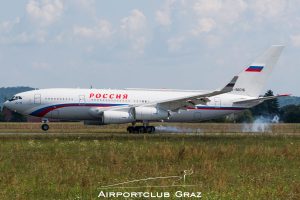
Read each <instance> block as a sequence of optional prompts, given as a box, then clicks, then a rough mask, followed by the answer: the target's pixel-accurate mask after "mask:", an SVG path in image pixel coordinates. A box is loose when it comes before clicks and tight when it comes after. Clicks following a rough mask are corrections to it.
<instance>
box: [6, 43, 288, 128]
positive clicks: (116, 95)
mask: <svg viewBox="0 0 300 200" xmlns="http://www.w3.org/2000/svg"><path fill="white" fill-rule="evenodd" d="M283 48H284V46H282V45H273V46H271V47H270V48H269V49H268V50H266V51H265V52H264V54H262V55H261V56H259V57H258V58H257V59H256V60H255V61H254V62H253V63H252V64H251V65H249V66H247V67H246V68H245V69H244V70H243V71H242V72H240V73H239V74H238V75H237V76H234V77H233V78H232V80H231V81H230V82H229V83H228V84H226V85H225V87H223V88H222V89H219V90H215V91H203V90H174V89H139V88H131V89H122V90H116V89H68V88H59V89H39V90H32V91H28V92H22V93H19V94H16V95H14V96H13V97H12V98H11V99H9V100H7V101H6V102H4V107H6V108H8V109H10V110H12V111H15V112H18V113H20V114H23V115H31V116H36V117H41V118H44V119H61V120H80V121H84V124H86V125H107V124H125V123H131V125H130V126H128V128H127V131H128V132H129V133H153V132H155V127H154V126H150V125H149V124H150V123H152V122H201V121H205V120H209V119H214V118H219V117H222V116H226V115H229V114H232V113H237V112H241V111H243V110H245V109H248V108H251V107H253V106H256V105H258V104H260V103H262V102H264V101H265V100H269V99H274V98H278V97H281V96H286V95H277V96H270V97H260V96H259V95H260V93H261V91H262V89H263V87H264V85H265V83H266V80H267V78H268V77H269V76H270V74H271V72H272V69H273V67H274V65H275V64H276V62H277V60H278V58H279V56H280V54H281V52H282V50H283ZM136 123H141V124H142V125H139V126H137V125H136ZM41 129H42V130H43V131H47V130H48V129H49V125H48V120H43V123H42V125H41Z"/></svg>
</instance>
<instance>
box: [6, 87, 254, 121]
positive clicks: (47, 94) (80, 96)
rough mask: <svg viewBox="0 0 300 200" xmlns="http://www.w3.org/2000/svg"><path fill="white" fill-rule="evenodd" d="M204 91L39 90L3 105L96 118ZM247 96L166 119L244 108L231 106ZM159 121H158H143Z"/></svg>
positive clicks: (221, 98) (215, 100)
mask: <svg viewBox="0 0 300 200" xmlns="http://www.w3.org/2000/svg"><path fill="white" fill-rule="evenodd" d="M199 93H205V92H204V91H202V92H201V91H183V90H166V89H161V90H159V89H158V90H155V89H153V90H151V89H148V90H143V89H124V90H115V89H41V90H33V91H29V92H23V93H20V94H17V95H16V96H20V97H21V98H20V99H16V100H13V101H7V102H5V106H6V107H8V108H9V109H11V110H14V111H17V112H19V113H21V114H24V115H31V116H36V117H43V118H52V119H63V120H95V121H97V120H99V118H100V115H99V113H100V112H103V111H106V110H112V109H114V108H118V109H119V108H122V107H124V108H125V107H126V108H128V107H131V106H132V107H138V106H139V105H141V106H142V105H145V104H151V103H155V102H160V101H163V100H169V99H176V98H181V97H187V96H192V95H197V94H199ZM250 98H251V97H249V96H242V95H236V94H232V93H226V94H221V95H217V96H214V97H211V98H209V102H207V103H206V104H199V105H196V106H193V107H187V108H185V109H180V110H178V111H176V112H172V113H171V114H170V116H169V117H168V118H167V119H161V120H164V121H169V122H198V121H203V120H208V119H213V118H218V117H221V116H224V115H228V114H231V113H235V112H238V111H241V110H244V109H246V107H241V106H234V102H235V101H242V100H247V99H250ZM147 121H159V120H147Z"/></svg>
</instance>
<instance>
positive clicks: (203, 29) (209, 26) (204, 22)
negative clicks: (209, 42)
mask: <svg viewBox="0 0 300 200" xmlns="http://www.w3.org/2000/svg"><path fill="white" fill-rule="evenodd" d="M215 27H216V22H215V21H214V20H213V19H211V18H203V19H200V20H199V21H198V24H197V26H196V27H195V28H194V29H193V30H192V31H191V33H192V35H195V36H197V35H199V34H200V33H208V32H210V31H211V30H213V29H214V28H215Z"/></svg>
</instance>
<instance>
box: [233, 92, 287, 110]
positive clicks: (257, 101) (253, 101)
mask: <svg viewBox="0 0 300 200" xmlns="http://www.w3.org/2000/svg"><path fill="white" fill-rule="evenodd" d="M286 96H290V95H289V94H282V95H276V96H267V97H260V98H257V99H248V100H242V101H236V102H233V105H236V106H244V107H252V106H255V105H258V104H260V103H262V102H264V101H266V100H271V99H276V98H279V97H286Z"/></svg>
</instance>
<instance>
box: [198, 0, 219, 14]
mask: <svg viewBox="0 0 300 200" xmlns="http://www.w3.org/2000/svg"><path fill="white" fill-rule="evenodd" d="M221 8H222V1H221V0H209V1H206V0H199V1H197V2H196V3H195V5H194V10H195V11H196V12H197V13H201V14H202V15H208V14H211V13H217V12H219V10H220V9H221Z"/></svg>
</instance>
